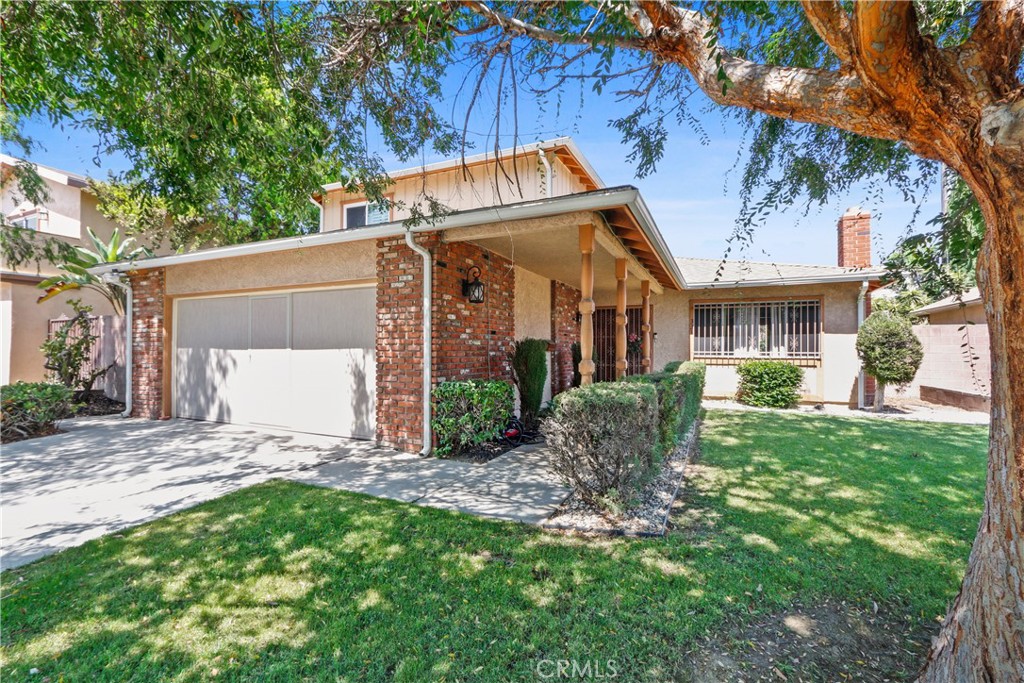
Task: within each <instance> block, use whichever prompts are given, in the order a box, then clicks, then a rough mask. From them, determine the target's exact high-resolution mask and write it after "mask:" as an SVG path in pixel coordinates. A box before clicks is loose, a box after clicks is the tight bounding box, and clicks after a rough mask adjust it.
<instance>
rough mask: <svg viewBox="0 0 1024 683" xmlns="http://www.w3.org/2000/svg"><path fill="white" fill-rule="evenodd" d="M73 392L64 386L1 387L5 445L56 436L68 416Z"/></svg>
mask: <svg viewBox="0 0 1024 683" xmlns="http://www.w3.org/2000/svg"><path fill="white" fill-rule="evenodd" d="M71 401H72V392H71V390H70V389H68V388H67V387H66V386H64V385H62V384H46V383H45V382H32V383H30V382H17V383H16V384H11V385H8V386H5V387H3V388H0V440H2V441H4V442H5V443H6V442H8V441H17V440H19V439H27V438H30V437H33V436H45V435H47V434H53V433H54V432H55V431H56V430H57V421H58V420H62V419H64V418H65V417H68V416H69V415H70V414H71V411H72V409H73V408H74V405H73V404H72V402H71Z"/></svg>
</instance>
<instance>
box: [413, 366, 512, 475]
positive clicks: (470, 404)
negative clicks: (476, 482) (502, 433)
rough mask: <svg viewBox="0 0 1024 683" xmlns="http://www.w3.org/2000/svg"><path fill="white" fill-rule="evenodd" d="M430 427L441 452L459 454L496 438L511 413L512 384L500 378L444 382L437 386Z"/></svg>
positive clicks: (442, 453) (434, 392)
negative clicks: (499, 379)
mask: <svg viewBox="0 0 1024 683" xmlns="http://www.w3.org/2000/svg"><path fill="white" fill-rule="evenodd" d="M432 396H433V399H434V410H433V417H432V419H431V421H430V426H431V427H432V428H433V430H434V434H435V435H437V441H438V447H437V454H438V455H442V456H443V455H458V454H459V453H462V452H464V451H466V450H467V449H469V448H472V447H473V446H477V445H479V444H482V443H484V442H486V441H489V440H491V439H493V438H494V437H495V436H496V435H497V433H498V430H500V429H501V428H502V427H504V426H505V424H506V423H507V422H508V420H509V417H510V416H511V415H512V406H513V403H514V400H515V396H514V394H513V392H512V385H511V384H509V383H508V382H502V381H498V380H469V381H466V382H442V383H441V384H438V385H437V386H436V387H434V391H433V394H432Z"/></svg>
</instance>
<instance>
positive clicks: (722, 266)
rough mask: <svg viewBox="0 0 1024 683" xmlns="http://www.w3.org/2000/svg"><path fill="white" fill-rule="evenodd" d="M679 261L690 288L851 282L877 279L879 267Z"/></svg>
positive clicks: (720, 260)
mask: <svg viewBox="0 0 1024 683" xmlns="http://www.w3.org/2000/svg"><path fill="white" fill-rule="evenodd" d="M676 263H677V264H678V265H679V270H680V271H681V272H682V273H683V278H684V279H685V280H686V286H687V287H694V286H714V287H729V286H733V285H737V284H747V285H751V284H759V285H770V284H780V285H781V284H790V283H792V282H793V281H798V282H809V283H813V282H828V281H837V280H838V281H840V282H842V281H846V280H849V281H852V280H862V279H864V278H868V279H872V280H877V279H878V278H879V277H880V276H881V275H882V272H883V271H882V270H881V269H879V268H842V267H839V266H816V265H808V264H800V263H772V262H768V261H747V260H731V259H727V260H723V259H709V258H684V257H677V258H676Z"/></svg>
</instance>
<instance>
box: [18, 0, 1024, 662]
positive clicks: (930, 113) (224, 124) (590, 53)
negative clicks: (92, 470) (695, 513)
mask: <svg viewBox="0 0 1024 683" xmlns="http://www.w3.org/2000/svg"><path fill="white" fill-rule="evenodd" d="M0 17H2V20H3V26H4V35H3V40H4V45H3V46H2V47H3V48H4V57H5V59H4V62H3V66H2V68H3V76H4V97H5V104H6V105H7V106H8V107H9V111H10V112H11V113H12V114H13V116H14V121H13V123H12V121H11V120H5V122H4V134H5V136H7V137H8V138H16V137H17V136H18V134H19V129H18V126H17V120H18V119H24V118H25V117H30V116H34V115H40V114H44V115H48V116H50V117H51V118H52V119H53V120H54V121H55V122H58V121H63V120H67V119H74V120H76V121H78V122H79V123H80V124H82V125H86V126H90V127H92V128H94V129H95V130H97V131H98V132H100V133H101V135H102V136H103V139H104V140H105V141H106V142H107V143H108V144H110V145H111V146H113V147H115V148H117V149H119V150H121V151H122V152H124V153H126V154H127V155H128V157H129V158H130V160H131V161H132V162H133V163H134V164H135V165H136V176H137V177H136V178H132V180H134V181H138V180H141V181H146V182H148V183H149V184H150V186H151V187H152V188H153V189H154V190H156V191H159V192H163V193H172V192H173V193H176V196H174V197H173V198H172V201H175V202H182V203H183V204H184V205H185V206H186V208H188V209H189V210H194V209H202V208H204V207H205V208H206V209H208V210H211V211H212V210H215V209H220V210H221V211H226V212H227V213H229V214H230V213H231V207H232V206H234V205H236V204H238V205H239V206H240V207H242V208H241V209H240V210H238V211H236V213H239V214H240V215H241V216H242V217H243V218H245V219H247V220H251V221H253V227H254V232H255V233H256V234H255V235H254V236H255V237H262V236H265V235H268V234H280V232H281V231H282V230H291V229H295V228H294V226H293V225H292V224H291V223H289V220H290V218H289V214H288V212H291V211H295V210H296V209H295V206H297V205H296V204H295V203H296V202H298V201H299V198H300V197H302V196H304V195H305V193H307V192H310V191H313V190H315V185H316V184H317V183H318V182H319V181H320V180H322V179H323V178H324V177H325V176H326V177H334V176H337V175H341V174H342V173H343V172H344V175H345V176H346V177H350V178H358V179H359V180H360V181H372V180H373V178H375V177H376V175H375V173H374V171H379V164H378V163H377V162H378V161H379V158H378V157H376V156H375V155H374V154H373V153H372V147H373V145H372V144H370V143H368V142H367V137H366V134H365V131H366V130H368V129H371V128H372V129H374V130H377V131H379V132H380V134H381V136H382V140H383V141H384V142H385V143H387V144H388V145H390V146H391V147H392V148H393V149H394V150H395V151H396V152H397V154H398V155H399V156H400V157H403V158H411V157H413V156H415V154H416V153H418V151H419V150H420V149H421V148H422V147H423V146H424V145H425V144H426V143H427V142H428V141H431V140H433V141H435V142H436V143H437V144H436V148H437V149H439V150H450V149H451V147H452V144H453V142H455V141H456V137H457V136H453V129H452V128H453V127H452V126H451V125H448V124H446V123H445V119H444V117H443V116H440V115H438V110H437V108H436V107H437V106H438V105H439V104H440V102H441V101H442V100H443V97H442V95H443V94H447V93H444V92H443V89H442V83H443V81H444V71H445V68H446V67H449V66H452V65H455V64H459V65H460V66H462V67H463V68H464V67H465V65H466V64H471V65H475V66H476V67H477V71H476V75H474V76H473V77H472V78H470V79H468V81H467V82H468V86H467V97H466V104H467V106H468V107H469V108H474V107H475V108H476V109H477V111H480V110H481V109H486V108H490V109H491V110H492V111H493V113H494V114H495V117H494V131H495V133H496V135H495V136H494V137H495V139H496V141H495V144H496V145H497V138H498V137H500V136H501V135H502V134H504V135H506V136H509V137H511V139H512V140H517V129H516V128H515V126H514V119H515V117H514V116H513V117H512V118H513V126H512V128H511V130H510V129H509V127H508V125H507V121H508V118H509V117H508V115H507V114H508V112H509V110H512V111H513V112H514V111H515V110H516V109H517V108H518V107H517V105H518V102H519V100H518V97H519V93H522V92H526V93H527V94H529V95H532V96H533V97H535V98H557V102H556V103H557V104H558V105H559V106H562V105H564V100H563V99H562V97H563V96H564V95H566V94H567V93H568V91H569V90H570V89H571V88H575V87H585V88H590V89H593V90H594V91H596V92H600V91H602V90H604V89H606V88H608V87H609V86H610V85H611V87H613V88H615V87H617V88H618V90H617V92H618V93H619V95H620V96H621V97H622V98H625V99H627V100H628V101H629V102H631V109H630V111H629V112H628V113H627V114H626V115H623V116H620V117H618V118H616V119H614V120H613V121H612V122H611V124H612V125H613V126H614V127H615V128H616V129H617V130H619V131H620V133H621V134H622V136H623V137H624V138H625V139H627V140H629V141H632V142H633V144H634V153H633V155H632V158H633V160H634V161H635V162H636V164H637V168H638V173H639V174H641V175H642V174H644V173H649V172H651V170H652V169H653V168H654V164H655V163H656V162H657V161H658V159H659V157H660V156H661V153H662V151H663V149H664V142H665V138H666V136H667V134H668V130H669V125H670V124H671V122H672V121H673V120H676V121H679V122H687V121H690V122H692V123H693V125H694V128H695V130H696V132H697V133H698V134H699V135H701V136H704V135H706V134H705V133H704V131H703V129H702V127H701V126H700V123H699V121H697V120H696V119H695V118H694V116H693V114H692V112H691V107H692V106H694V100H693V95H694V93H695V92H696V91H698V90H699V91H702V92H703V93H704V94H705V95H706V97H707V98H709V99H710V100H711V101H712V102H713V103H715V105H716V106H718V107H721V112H722V114H723V115H729V114H730V112H733V113H736V112H739V113H740V114H739V115H741V116H744V117H746V119H747V122H748V123H749V130H750V131H751V133H750V138H749V151H750V153H751V154H750V157H749V161H748V163H747V164H746V168H745V171H744V174H743V182H742V188H743V190H744V196H745V198H746V199H747V200H748V201H747V203H746V204H745V207H744V212H743V216H742V221H741V224H740V226H741V233H742V231H743V230H747V229H749V228H750V227H751V226H753V225H756V223H757V220H758V218H759V217H761V216H763V215H765V214H766V213H768V212H771V211H774V210H776V209H777V208H778V207H779V206H780V205H784V204H786V203H790V202H792V201H794V200H796V199H797V198H798V197H800V196H801V195H802V196H804V197H806V198H807V199H809V200H810V201H822V200H824V199H826V198H829V197H831V196H834V195H835V194H836V193H841V192H846V191H848V190H849V189H850V188H851V186H852V185H853V183H854V182H855V181H857V180H860V179H863V178H867V177H875V178H881V179H882V180H883V181H884V182H887V183H891V184H895V185H896V186H897V187H899V188H901V189H902V190H903V191H904V193H905V194H906V195H907V196H908V197H913V196H914V195H915V194H916V193H917V192H918V190H919V185H918V184H917V183H919V182H920V181H921V180H922V179H927V178H928V175H929V173H930V172H931V170H932V169H933V168H934V164H933V162H942V163H945V164H946V165H947V166H948V167H949V168H951V169H952V170H953V171H955V172H956V173H957V174H958V175H959V176H960V177H961V178H963V180H964V181H965V182H966V183H967V185H968V186H969V187H970V189H971V190H972V192H973V193H974V195H975V197H976V198H977V201H978V204H979V206H980V208H981V213H982V215H983V217H984V220H985V236H984V242H983V246H982V251H981V255H980V257H979V261H978V269H977V270H978V276H979V283H980V285H981V289H982V293H983V297H984V299H985V305H986V310H987V313H988V317H989V327H990V332H991V340H992V369H993V382H992V385H993V386H992V406H993V408H992V423H991V436H990V457H989V474H988V481H987V487H986V494H985V496H986V497H985V501H986V502H985V509H984V513H983V516H982V519H981V524H980V526H979V528H978V534H977V537H976V540H975V543H974V547H973V548H972V551H971V555H970V559H969V562H968V567H967V572H966V576H965V577H964V581H963V585H962V587H961V590H960V593H959V595H958V596H957V598H956V600H955V601H954V603H953V605H952V606H951V608H950V611H949V613H948V614H947V616H946V619H945V622H944V623H943V626H942V629H941V631H940V634H939V637H938V638H937V639H936V640H935V642H934V644H933V647H932V650H931V652H930V653H929V655H928V661H927V664H926V667H925V669H924V671H923V673H922V679H923V680H928V681H932V680H935V681H939V680H943V681H948V680H992V681H1002V680H1021V679H1022V678H1024V505H1022V501H1024V278H1022V277H1021V273H1024V89H1022V85H1021V80H1022V74H1021V58H1022V49H1024V0H1002V1H993V2H984V3H968V2H937V1H936V2H923V1H922V2H915V3H911V2H895V1H886V2H856V3H849V2H838V1H835V0H823V1H813V2H812V1H810V0H806V1H805V2H802V3H799V4H797V3H767V2H757V1H750V2H701V3H673V2H667V1H664V0H648V1H635V2H608V1H605V0H594V1H593V2H582V3H558V2H535V3H514V2H476V1H467V2H424V3H416V4H402V5H399V4H393V3H379V4H367V3H359V2H353V3H332V4H321V3H314V2H309V3H304V2H293V3H282V4H281V5H273V4H266V3H263V4H259V5H251V4H236V3H225V4H219V5H205V4H194V3H160V4H157V3H153V4H137V3H110V4H94V3H71V4H67V5H63V4H62V5H57V4H55V3H54V4H48V3H7V4H6V5H5V6H4V8H3V9H2V10H0ZM614 83H624V85H621V86H615V85H612V84H614ZM489 93H490V94H491V95H492V96H493V99H490V100H487V98H486V96H487V95H488V94H489ZM697 106H700V105H699V104H698V105H697ZM503 111H504V112H505V113H504V114H503V113H502V112H503ZM463 115H464V116H465V118H463V119H462V121H460V122H459V123H461V124H462V127H463V128H466V127H468V121H469V114H466V113H465V112H461V113H460V116H463ZM503 124H504V125H505V127H504V128H501V126H502V125H503ZM456 127H457V126H456ZM464 139H465V138H464V137H463V140H464ZM277 162H280V163H277ZM755 186H757V187H759V188H761V190H763V191H761V192H760V193H759V194H755V193H753V192H752V190H753V188H754V187H755ZM222 188H223V189H222ZM428 199H429V198H428ZM428 206H429V207H430V208H431V209H432V210H433V209H435V208H436V207H435V206H433V205H431V204H429V203H428ZM282 217H284V219H283V220H282ZM264 226H266V227H264ZM282 226H283V228H282ZM269 227H273V230H272V231H268V229H267V228H269ZM740 236H742V234H741V235H740ZM936 504H940V503H938V502H937V503H936Z"/></svg>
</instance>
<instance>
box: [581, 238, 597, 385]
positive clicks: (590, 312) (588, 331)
mask: <svg viewBox="0 0 1024 683" xmlns="http://www.w3.org/2000/svg"><path fill="white" fill-rule="evenodd" d="M594 308H595V306H594V226H593V224H588V225H581V226H580V358H581V360H580V368H579V370H580V384H583V385H586V384H592V383H593V382H594Z"/></svg>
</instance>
